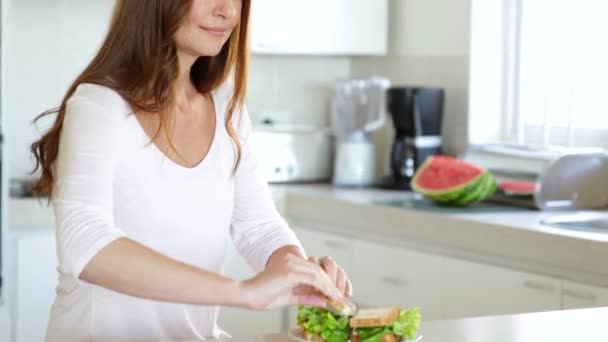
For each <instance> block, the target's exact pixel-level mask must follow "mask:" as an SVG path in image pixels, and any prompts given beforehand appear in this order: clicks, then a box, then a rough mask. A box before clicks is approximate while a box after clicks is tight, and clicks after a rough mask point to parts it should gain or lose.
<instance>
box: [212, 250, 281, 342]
mask: <svg viewBox="0 0 608 342" xmlns="http://www.w3.org/2000/svg"><path fill="white" fill-rule="evenodd" d="M224 274H226V275H227V276H229V277H232V278H236V279H247V278H250V277H253V276H254V275H255V272H254V271H253V269H252V268H251V267H249V265H247V263H246V262H245V261H244V260H243V258H241V256H240V255H239V253H238V251H237V250H236V249H235V248H234V245H233V244H232V243H229V244H228V251H227V254H226V263H225V266H224ZM283 317H284V311H283V310H272V311H250V310H245V309H238V308H232V307H222V308H221V309H220V313H219V317H218V325H219V326H220V327H221V328H222V329H224V330H225V331H226V332H228V333H229V334H231V335H232V336H234V337H245V336H254V335H260V334H265V333H277V332H281V331H282V330H283V319H284V318H283Z"/></svg>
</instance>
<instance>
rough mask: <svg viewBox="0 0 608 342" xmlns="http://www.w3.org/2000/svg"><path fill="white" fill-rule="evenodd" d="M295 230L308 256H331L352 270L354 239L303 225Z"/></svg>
mask: <svg viewBox="0 0 608 342" xmlns="http://www.w3.org/2000/svg"><path fill="white" fill-rule="evenodd" d="M294 231H295V232H296V235H297V236H298V239H300V242H301V243H302V246H304V250H306V254H307V255H308V256H317V257H323V256H331V257H332V258H333V259H334V260H335V261H336V262H337V263H338V264H339V265H340V266H341V267H342V268H343V269H344V270H345V271H346V272H347V273H348V274H350V273H351V272H352V258H353V240H352V239H350V238H348V237H344V236H339V235H335V234H329V233H322V232H318V231H314V230H309V229H303V228H301V227H295V228H294Z"/></svg>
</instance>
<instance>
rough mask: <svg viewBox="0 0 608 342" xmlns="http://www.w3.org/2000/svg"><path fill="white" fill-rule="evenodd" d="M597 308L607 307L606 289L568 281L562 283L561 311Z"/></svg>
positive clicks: (607, 295)
mask: <svg viewBox="0 0 608 342" xmlns="http://www.w3.org/2000/svg"><path fill="white" fill-rule="evenodd" d="M599 306H608V288H606V287H595V286H590V285H583V284H578V283H574V282H570V281H564V282H563V283H562V308H563V309H578V308H591V307H599Z"/></svg>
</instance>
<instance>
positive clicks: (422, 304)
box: [352, 241, 443, 320]
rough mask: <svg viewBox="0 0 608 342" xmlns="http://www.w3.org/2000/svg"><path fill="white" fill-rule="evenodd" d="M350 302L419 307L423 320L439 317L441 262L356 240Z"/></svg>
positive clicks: (429, 256)
mask: <svg viewBox="0 0 608 342" xmlns="http://www.w3.org/2000/svg"><path fill="white" fill-rule="evenodd" d="M354 251H355V257H354V260H353V269H354V273H353V274H352V278H353V279H352V280H353V286H354V300H355V301H356V302H358V303H360V304H361V305H370V306H394V305H397V306H401V307H402V308H408V309H409V308H412V307H414V306H417V307H419V308H420V312H421V315H422V316H423V317H424V319H425V320H431V319H438V318H441V311H442V310H441V302H440V295H439V294H440V279H441V269H442V264H443V259H442V258H441V257H439V256H435V255H429V254H424V253H419V252H415V251H410V250H406V249H401V248H396V247H391V246H385V245H382V244H375V243H368V242H363V241H356V242H355V244H354Z"/></svg>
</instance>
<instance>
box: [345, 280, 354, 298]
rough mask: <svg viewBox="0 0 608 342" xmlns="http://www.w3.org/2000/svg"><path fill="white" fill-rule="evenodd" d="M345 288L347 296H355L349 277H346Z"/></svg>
mask: <svg viewBox="0 0 608 342" xmlns="http://www.w3.org/2000/svg"><path fill="white" fill-rule="evenodd" d="M345 288H346V292H345V293H346V294H345V296H346V297H352V296H353V284H352V283H351V282H350V279H349V278H348V277H346V284H345Z"/></svg>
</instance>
